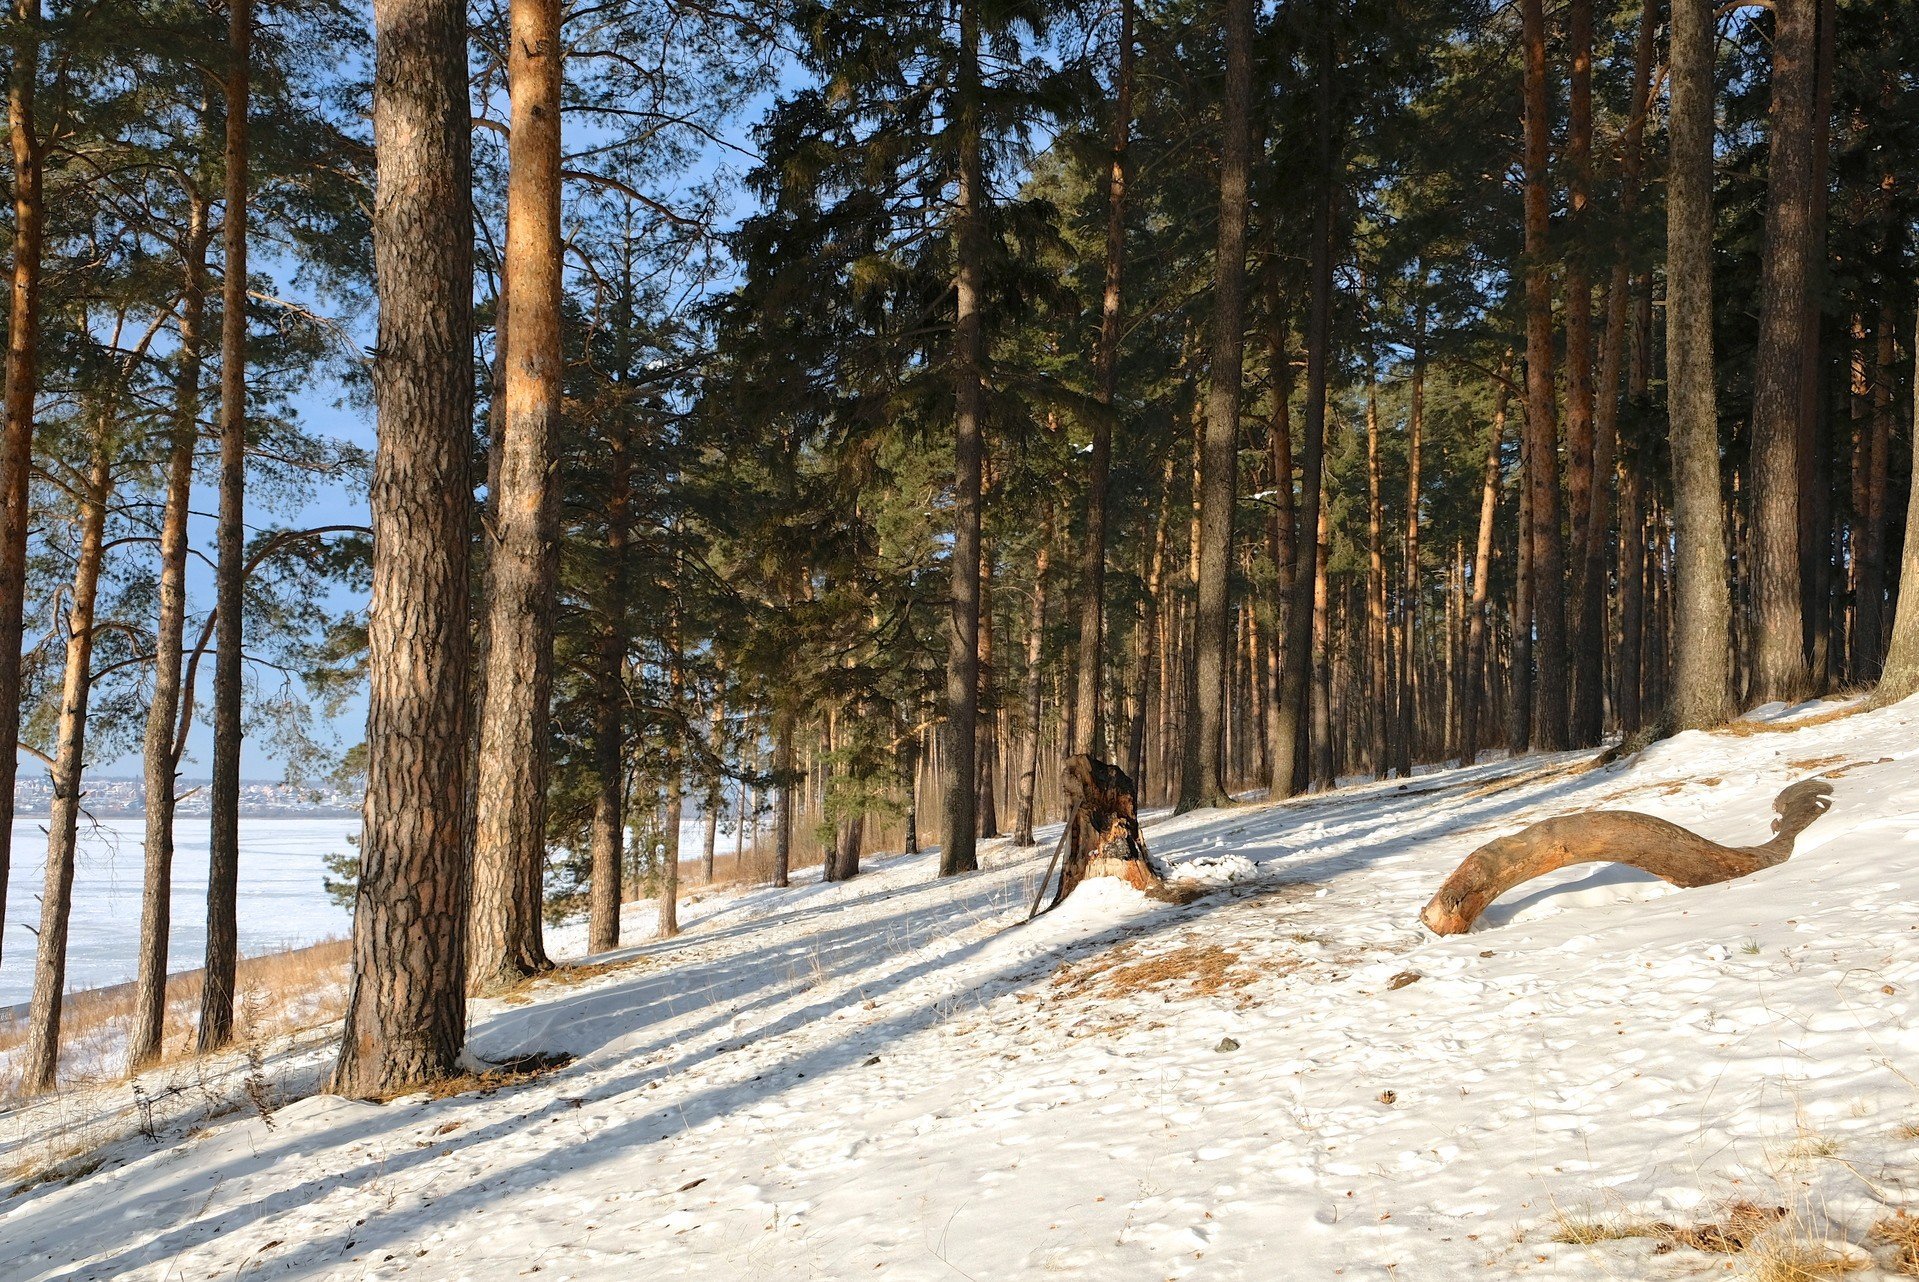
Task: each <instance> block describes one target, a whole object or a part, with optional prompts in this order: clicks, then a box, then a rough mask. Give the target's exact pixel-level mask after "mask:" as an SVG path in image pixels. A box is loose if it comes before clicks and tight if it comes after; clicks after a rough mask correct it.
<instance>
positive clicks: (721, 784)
mask: <svg viewBox="0 0 1919 1282" xmlns="http://www.w3.org/2000/svg"><path fill="white" fill-rule="evenodd" d="M725 734H726V705H725V704H723V703H721V702H720V700H719V699H718V697H717V696H716V697H715V698H714V700H713V712H712V717H711V719H710V720H709V721H708V723H707V732H706V754H707V758H708V761H707V770H708V772H709V774H708V777H707V783H706V798H705V801H704V802H703V804H702V805H701V806H700V818H701V819H702V820H703V821H704V823H705V825H706V831H705V832H704V833H703V834H701V836H702V840H703V845H702V848H701V851H700V880H701V881H703V882H704V883H705V884H707V885H709V886H710V885H712V884H713V848H714V846H715V845H717V844H718V842H719V838H720V811H721V809H722V808H723V807H724V806H725V804H726V776H725V775H722V774H721V773H720V770H719V763H720V740H721V739H722V738H723V737H724V736H725Z"/></svg>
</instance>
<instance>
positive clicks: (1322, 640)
mask: <svg viewBox="0 0 1919 1282" xmlns="http://www.w3.org/2000/svg"><path fill="white" fill-rule="evenodd" d="M1309 430H1310V429H1309ZM1318 526H1319V551H1318V555H1317V556H1315V557H1314V558H1313V662H1312V667H1311V671H1312V674H1313V725H1312V736H1313V737H1312V756H1313V777H1312V782H1313V784H1314V785H1315V786H1316V787H1319V788H1330V787H1332V786H1333V783H1334V778H1333V769H1334V765H1333V762H1334V758H1333V668H1332V646H1333V616H1332V598H1333V589H1332V572H1331V570H1330V568H1329V567H1330V564H1331V562H1332V559H1333V522H1332V505H1331V504H1327V503H1321V504H1319V520H1318Z"/></svg>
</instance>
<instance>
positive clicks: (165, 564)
mask: <svg viewBox="0 0 1919 1282" xmlns="http://www.w3.org/2000/svg"><path fill="white" fill-rule="evenodd" d="M207 241H208V231H207V200H206V197H205V196H204V195H202V194H201V193H200V191H199V190H198V189H197V188H196V189H194V190H192V191H190V192H189V193H188V197H187V227H186V240H185V244H184V253H183V257H184V260H185V261H184V268H185V281H184V282H183V284H182V287H181V293H180V351H179V362H180V368H179V374H178V375H177V377H176V379H175V383H174V420H173V436H172V439H171V440H170V441H169V442H168V443H167V496H166V506H165V507H164V509H163V510H162V513H161V517H160V614H159V619H158V621H157V622H156V623H155V625H154V630H153V697H152V699H151V700H149V701H148V703H147V724H146V738H145V742H144V744H143V745H142V763H143V767H144V772H145V776H146V778H145V799H146V804H145V811H146V823H145V830H146V831H145V839H144V846H145V856H146V870H145V871H146V877H145V882H144V885H143V886H142V889H141V895H140V945H139V975H138V979H137V981H136V982H135V985H134V996H133V1016H132V1019H131V1021H130V1023H129V1026H128V1030H127V1066H128V1069H129V1071H132V1070H137V1069H140V1068H143V1067H145V1066H146V1065H148V1064H151V1063H153V1062H154V1061H155V1060H157V1059H158V1058H159V1057H160V1051H161V1035H162V1031H163V1029H164V1027H165V1022H166V1005H167V944H168V941H169V936H170V934H171V931H172V921H173V812H174V803H175V800H176V796H175V791H174V789H175V784H176V775H177V774H178V772H179V768H180V758H179V754H178V753H177V752H175V751H174V723H175V722H176V721H177V720H178V719H179V716H180V698H181V689H180V670H181V666H182V659H183V655H182V646H183V643H184V640H185V636H184V633H185V629H186V617H187V517H188V515H189V513H190V510H191V503H192V497H193V450H194V446H195V445H197V444H198V443H199V439H200V374H201V350H200V344H201V327H202V326H203V325H204V324H205V321H206V297H207Z"/></svg>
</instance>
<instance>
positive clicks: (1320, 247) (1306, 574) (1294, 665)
mask: <svg viewBox="0 0 1919 1282" xmlns="http://www.w3.org/2000/svg"><path fill="white" fill-rule="evenodd" d="M1317 63H1318V66H1317V70H1316V74H1315V76H1314V80H1315V87H1314V99H1315V101H1314V110H1315V115H1316V116H1317V118H1318V119H1317V121H1316V122H1315V128H1314V141H1315V145H1316V149H1317V155H1316V156H1315V160H1316V161H1317V166H1316V167H1317V169H1318V171H1319V172H1318V175H1317V177H1318V180H1319V190H1318V192H1317V194H1316V198H1315V200H1314V202H1313V229H1312V248H1311V262H1310V264H1309V266H1308V274H1309V276H1310V281H1309V283H1308V292H1309V295H1310V296H1309V299H1308V302H1307V313H1306V335H1305V343H1306V403H1305V407H1304V415H1305V424H1304V426H1305V440H1304V441H1302V442H1301V443H1300V454H1299V505H1298V509H1297V519H1296V521H1295V524H1294V528H1295V529H1296V530H1298V531H1299V533H1300V537H1299V552H1298V557H1297V560H1296V561H1295V563H1294V567H1293V576H1292V586H1293V598H1292V605H1291V608H1290V609H1289V610H1288V612H1287V615H1288V619H1289V620H1290V622H1289V626H1288V628H1287V632H1286V638H1285V646H1286V651H1285V655H1284V657H1283V658H1282V660H1281V663H1280V688H1279V700H1278V703H1279V707H1278V709H1277V710H1276V711H1277V715H1275V716H1274V718H1273V747H1274V751H1273V795H1274V796H1276V797H1290V796H1295V795H1297V794H1298V793H1300V792H1303V791H1304V790H1305V789H1306V787H1307V786H1308V784H1309V783H1310V782H1311V778H1312V765H1313V751H1312V748H1313V741H1314V734H1313V721H1314V717H1313V710H1312V700H1313V690H1314V687H1315V682H1314V680H1313V665H1314V656H1315V655H1316V654H1323V653H1324V651H1323V650H1322V649H1320V648H1319V647H1318V645H1317V637H1318V629H1319V627H1320V620H1319V615H1318V612H1319V609H1320V607H1321V602H1322V597H1321V594H1320V593H1319V591H1318V583H1319V579H1320V571H1321V566H1320V564H1319V539H1318V537H1317V535H1316V531H1317V530H1318V529H1319V526H1320V518H1321V511H1320V509H1321V506H1322V505H1321V502H1320V487H1321V482H1322V477H1323V474H1324V470H1325V444H1326V380H1327V368H1328V360H1329V356H1330V350H1331V346H1332V312H1333V251H1334V243H1333V241H1334V230H1333V207H1334V204H1335V202H1336V201H1337V200H1338V195H1337V185H1336V182H1335V174H1334V167H1335V164H1336V159H1335V156H1336V148H1335V146H1334V133H1333V131H1334V129H1335V128H1336V125H1335V122H1334V120H1333V77H1334V76H1335V75H1336V74H1338V73H1337V71H1336V69H1335V59H1334V56H1333V40H1332V34H1331V30H1330V26H1329V25H1327V24H1322V28H1321V34H1320V48H1319V57H1318V59H1317Z"/></svg>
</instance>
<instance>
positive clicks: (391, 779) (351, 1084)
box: [331, 0, 473, 1097]
mask: <svg viewBox="0 0 1919 1282" xmlns="http://www.w3.org/2000/svg"><path fill="white" fill-rule="evenodd" d="M373 29H374V40H375V46H374V48H375V57H374V78H373V136H374V147H375V155H376V157H377V160H378V166H379V173H378V179H377V185H376V187H375V191H374V205H373V249H374V271H375V281H376V285H377V288H378V292H379V298H380V332H379V352H380V356H379V359H378V360H376V361H375V362H374V366H373V391H374V399H375V404H376V405H377V407H378V414H379V438H380V443H379V450H378V453H377V454H376V456H375V459H374V473H373V486H372V494H371V506H372V510H373V594H372V604H371V607H370V613H369V621H368V632H367V645H368V654H369V656H370V657H369V660H368V675H369V681H368V684H369V690H370V696H369V701H368V711H367V800H366V815H365V825H364V835H363V837H362V839H361V843H360V883H359V889H358V891H357V893H356V895H355V900H354V913H353V981H352V986H351V988H350V990H349V995H348V999H347V1011H346V1024H345V1027H344V1029H343V1031H342V1034H341V1044H340V1057H339V1061H338V1063H337V1064H336V1065H335V1067H334V1070H333V1075H332V1083H331V1088H332V1089H333V1090H334V1091H336V1092H338V1093H340V1094H342V1095H352V1096H360V1097H378V1096H383V1095H387V1094H391V1093H393V1092H396V1091H399V1090H401V1089H403V1088H405V1087H407V1086H411V1085H413V1084H415V1083H419V1082H422V1081H426V1080H428V1079H431V1078H434V1077H438V1076H441V1075H443V1074H446V1073H449V1072H451V1071H452V1070H453V1068H454V1061H455V1058H456V1057H457V1056H458V1054H459V1051H460V1045H461V1042H462V1041H464V1039H465V1036H466V997H465V981H466V961H465V945H466V876H467V865H466V859H465V850H466V845H465V841H464V839H465V837H466V822H465V814H464V810H465V800H466V780H465V778H464V774H465V763H466V753H465V749H466V724H465V723H466V715H467V695H466V680H465V679H466V659H467V636H468V618H467V548H468V541H469V539H470V537H471V533H472V526H471V519H472V502H473V499H472V495H473V491H472V488H471V485H470V476H469V456H470V454H471V452H472V439H473V311H472V305H473V264H472V254H473V207H472V204H471V200H472V164H471V157H470V153H469V146H470V137H471V133H472V123H471V109H470V107H469V106H468V102H467V62H466V9H465V7H464V6H463V5H461V4H457V3H454V2H453V0H375V4H374V7H373Z"/></svg>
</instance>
